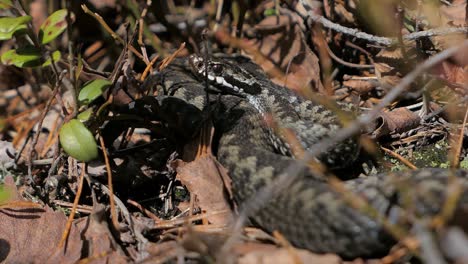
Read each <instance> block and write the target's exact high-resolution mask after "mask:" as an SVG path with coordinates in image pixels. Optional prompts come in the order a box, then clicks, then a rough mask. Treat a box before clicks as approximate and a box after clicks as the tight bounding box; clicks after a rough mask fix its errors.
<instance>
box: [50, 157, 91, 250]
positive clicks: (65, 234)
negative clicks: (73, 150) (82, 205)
mask: <svg viewBox="0 0 468 264" xmlns="http://www.w3.org/2000/svg"><path fill="white" fill-rule="evenodd" d="M85 170H86V169H85V164H84V163H82V164H81V174H80V182H79V183H78V190H77V191H76V195H75V200H74V201H73V207H72V209H71V212H70V215H69V216H68V220H67V225H66V226H65V230H64V231H63V234H62V238H61V239H60V242H59V244H58V246H57V250H56V251H59V250H60V249H61V248H62V247H63V246H64V244H65V241H66V240H67V238H68V235H69V234H70V230H71V226H72V224H73V218H74V217H75V212H76V208H77V206H78V201H79V200H80V196H81V191H82V190H83V180H84V175H85Z"/></svg>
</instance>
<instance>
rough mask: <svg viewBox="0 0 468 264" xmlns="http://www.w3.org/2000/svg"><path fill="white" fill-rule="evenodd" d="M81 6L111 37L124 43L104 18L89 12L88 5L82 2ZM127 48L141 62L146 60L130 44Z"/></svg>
mask: <svg viewBox="0 0 468 264" xmlns="http://www.w3.org/2000/svg"><path fill="white" fill-rule="evenodd" d="M81 8H82V9H83V11H84V12H85V13H86V14H88V15H90V16H92V17H94V19H96V20H97V21H98V22H99V24H101V26H102V27H104V29H105V30H106V31H107V32H108V33H109V34H110V35H111V36H112V38H113V39H115V40H117V41H118V42H119V43H120V44H122V45H125V41H124V40H123V39H122V38H121V37H120V36H119V35H117V33H115V32H114V31H113V30H112V29H111V28H110V27H109V25H107V23H106V21H104V19H103V18H102V17H101V16H100V15H99V14H97V13H94V12H91V10H89V9H88V7H87V6H86V5H84V4H83V5H81ZM128 49H129V50H131V51H132V52H133V54H135V55H136V56H137V57H138V58H140V59H141V60H142V61H143V62H145V63H146V62H147V61H146V60H145V58H144V57H143V55H142V54H141V53H140V52H139V51H138V50H136V49H135V47H133V46H132V45H128Z"/></svg>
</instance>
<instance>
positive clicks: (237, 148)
mask: <svg viewBox="0 0 468 264" xmlns="http://www.w3.org/2000/svg"><path fill="white" fill-rule="evenodd" d="M188 64H189V63H188V61H187V60H182V61H177V62H174V63H173V64H172V65H171V66H169V67H168V68H166V69H165V70H163V71H162V72H160V73H158V74H156V75H155V76H153V77H152V79H149V80H148V81H147V84H149V85H153V84H154V83H155V82H156V83H157V92H158V97H157V101H158V103H157V104H158V109H157V112H158V115H160V118H161V119H162V121H164V122H167V124H168V126H169V127H170V128H174V129H175V130H176V131H179V132H180V134H184V135H190V134H192V133H193V131H194V130H196V129H197V128H199V126H200V123H201V122H202V121H203V120H204V117H203V116H204V114H203V113H204V112H203V109H204V108H205V107H206V105H207V102H206V98H207V97H206V93H205V84H204V79H205V78H204V75H205V74H206V73H208V77H207V78H208V80H209V82H210V86H209V91H210V93H212V94H217V95H211V96H210V101H211V107H210V108H211V111H212V112H213V113H212V120H213V123H214V125H215V129H216V135H218V136H217V138H218V143H217V145H215V146H216V150H215V153H216V154H217V158H218V160H219V161H220V162H221V164H223V166H224V167H226V168H227V170H228V171H229V175H230V177H231V178H232V184H233V193H234V196H235V200H236V202H237V203H238V204H239V205H240V206H242V205H243V203H244V202H246V201H247V200H248V199H249V198H250V197H252V196H253V195H255V193H256V192H257V191H258V190H260V189H261V188H262V187H264V186H266V185H268V184H270V183H271V182H272V181H274V180H275V179H276V177H277V176H278V175H280V174H281V173H284V169H285V168H287V167H288V166H289V165H291V164H293V163H297V161H296V160H295V159H294V157H292V154H291V150H290V149H289V146H288V144H287V143H286V141H284V140H283V139H282V135H277V134H275V133H273V132H272V130H271V128H270V127H269V126H267V125H265V121H264V118H265V117H266V116H267V114H268V113H270V114H272V115H273V116H274V119H275V121H276V122H277V123H278V125H279V126H280V127H286V128H290V129H292V130H293V131H294V132H295V134H296V136H297V138H298V140H299V142H300V144H301V145H302V147H303V148H304V149H306V150H307V148H308V147H310V146H312V145H313V144H315V143H316V142H318V141H320V140H321V139H322V138H324V137H328V136H330V135H333V133H334V132H335V131H337V130H338V129H340V127H341V125H340V123H339V122H338V120H337V117H336V116H335V114H334V113H333V112H332V111H330V110H327V108H325V107H323V106H321V105H318V104H315V103H313V102H311V101H307V100H304V99H302V98H300V97H298V96H296V95H295V94H294V93H293V92H291V91H290V90H288V89H286V88H283V87H281V86H278V85H275V84H273V83H272V82H271V81H270V80H269V79H268V77H267V76H266V75H265V73H264V72H263V71H262V70H260V68H259V67H258V66H256V65H255V64H254V63H252V62H251V61H249V60H247V59H245V58H241V57H237V58H231V57H229V58H223V59H213V60H210V61H208V63H205V62H204V61H203V59H202V58H201V57H197V56H192V57H191V59H190V64H191V65H188ZM205 66H208V68H207V69H206V71H205ZM154 78H155V79H156V80H155V79H154ZM219 94H222V95H221V96H220V95H219ZM344 107H345V108H346V106H344ZM347 110H350V109H347ZM358 150H359V147H358V144H357V143H356V141H355V140H354V139H350V140H348V141H346V142H341V143H338V144H336V145H335V147H334V148H333V149H332V150H330V151H328V152H326V153H324V154H323V155H321V156H320V157H318V159H319V160H320V161H321V162H323V163H324V164H326V165H327V166H328V167H329V168H342V167H349V166H352V162H353V160H354V159H355V158H356V156H357V152H358ZM296 166H299V167H300V168H301V169H300V173H299V176H298V178H297V179H296V180H294V181H293V182H292V183H291V185H290V186H288V187H287V188H285V189H284V190H282V191H281V192H280V193H277V194H275V195H274V197H273V198H272V199H271V200H269V201H267V202H266V204H264V205H263V206H262V207H261V208H260V209H259V210H258V211H256V212H255V213H254V215H251V217H252V219H253V222H255V223H256V224H258V225H259V226H261V227H262V228H264V229H265V230H267V231H274V230H278V231H280V232H281V233H282V234H283V235H284V236H285V237H286V238H287V239H288V240H289V241H290V242H291V243H293V244H294V245H296V246H298V247H303V248H307V249H310V250H312V251H314V252H333V253H337V254H339V255H340V256H342V257H345V258H354V257H366V256H375V255H381V254H385V253H386V252H388V250H389V248H390V247H391V246H392V245H393V244H395V242H396V241H395V239H394V238H393V237H392V236H390V235H389V234H388V232H387V231H386V229H384V228H383V225H382V224H381V223H380V222H379V221H377V220H375V219H373V218H371V217H369V216H367V215H366V214H364V213H363V212H361V211H358V210H356V209H353V208H352V207H351V206H350V205H349V203H348V202H346V201H345V199H343V194H342V193H338V192H336V191H335V190H334V189H333V188H331V187H330V185H329V183H328V182H327V180H325V179H323V178H320V177H316V176H314V175H312V174H311V173H310V172H309V170H308V168H306V167H305V166H303V165H301V164H299V163H297V164H296ZM448 174H449V171H447V170H442V169H423V170H418V171H412V172H400V173H394V174H391V175H378V176H369V177H365V178H357V179H353V180H349V181H346V182H345V183H344V184H345V187H346V188H347V189H349V191H352V192H353V193H355V194H356V195H358V196H360V197H361V198H363V199H365V200H366V201H368V202H369V204H370V205H371V206H372V207H373V208H374V209H375V210H376V212H378V213H379V214H381V215H382V216H384V217H386V219H387V220H388V221H389V223H393V224H396V223H398V224H402V225H403V226H406V227H408V226H409V224H408V223H407V222H405V221H403V220H402V219H406V218H405V217H406V216H408V215H412V216H424V217H427V216H433V215H435V214H437V213H438V212H439V211H440V208H441V206H442V204H443V201H444V197H445V196H446V193H445V192H446V186H447V184H446V181H447V176H448ZM454 174H455V175H456V176H458V177H460V178H461V179H463V180H462V181H460V182H461V184H462V185H463V186H462V187H463V189H466V187H467V186H468V181H466V180H465V179H466V178H467V176H468V173H467V172H466V171H463V170H457V171H455V172H454ZM408 187H411V188H410V189H411V191H410V192H403V190H405V189H406V190H408ZM467 196H468V195H462V199H461V200H460V201H459V203H466V202H467V201H468V200H467V199H466V197H467ZM405 201H406V204H405ZM408 201H411V202H410V204H409V207H410V208H411V209H407V210H405V209H403V207H404V206H403V205H406V207H408Z"/></svg>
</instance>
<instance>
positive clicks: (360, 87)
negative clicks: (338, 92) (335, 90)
mask: <svg viewBox="0 0 468 264" xmlns="http://www.w3.org/2000/svg"><path fill="white" fill-rule="evenodd" d="M343 86H344V87H349V88H351V89H352V90H353V91H356V92H357V93H358V94H361V95H362V94H366V93H368V92H370V91H372V90H374V89H375V88H376V87H377V84H376V83H375V82H373V81H369V80H363V79H349V80H345V81H343Z"/></svg>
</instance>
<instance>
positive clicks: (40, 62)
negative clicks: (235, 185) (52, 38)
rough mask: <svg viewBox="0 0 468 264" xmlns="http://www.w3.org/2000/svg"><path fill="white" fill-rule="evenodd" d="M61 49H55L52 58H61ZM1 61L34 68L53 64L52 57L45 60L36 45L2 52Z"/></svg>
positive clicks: (56, 59) (55, 59)
mask: <svg viewBox="0 0 468 264" xmlns="http://www.w3.org/2000/svg"><path fill="white" fill-rule="evenodd" d="M60 56H61V54H60V51H58V50H57V51H54V52H53V53H52V58H53V59H54V61H58V60H60ZM0 59H1V61H2V63H3V64H6V65H15V66H16V67H20V68H34V67H40V66H48V65H50V64H51V62H52V61H51V59H50V58H48V59H47V60H44V58H43V57H42V52H41V50H40V49H38V48H36V47H34V46H25V47H21V48H18V49H16V50H15V49H12V50H9V51H7V52H5V53H3V54H2V56H1V58H0Z"/></svg>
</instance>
